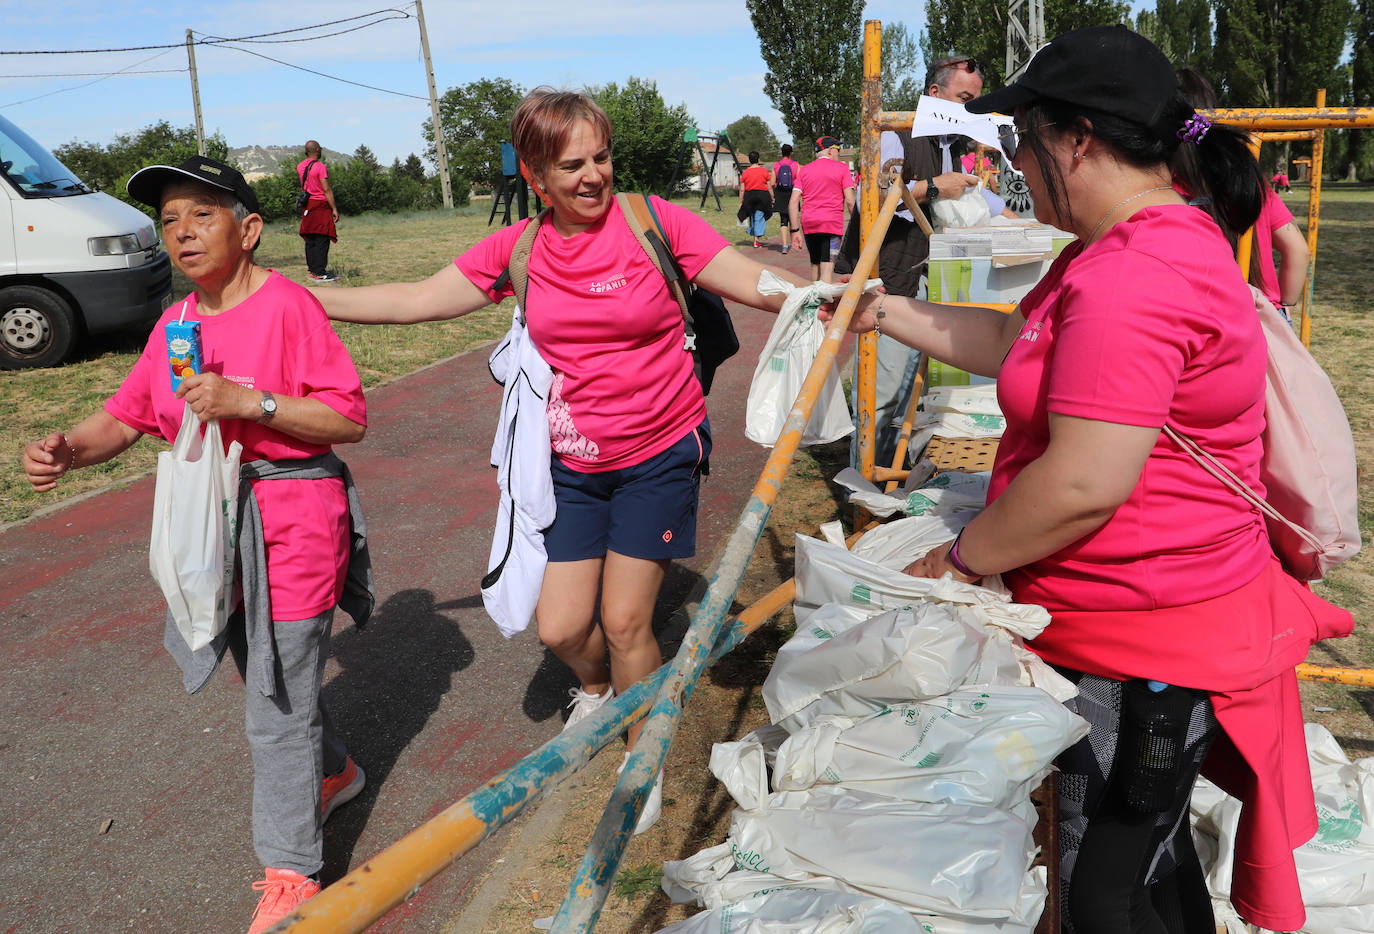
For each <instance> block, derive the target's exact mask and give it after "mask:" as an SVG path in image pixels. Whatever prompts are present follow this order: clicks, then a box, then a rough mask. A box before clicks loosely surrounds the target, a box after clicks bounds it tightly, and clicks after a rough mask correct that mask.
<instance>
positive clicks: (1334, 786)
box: [804, 723, 1374, 934]
mask: <svg viewBox="0 0 1374 934" xmlns="http://www.w3.org/2000/svg"><path fill="white" fill-rule="evenodd" d="M1307 760H1308V765H1309V766H1310V767H1311V769H1312V787H1313V790H1314V791H1315V792H1316V798H1317V820H1318V826H1317V833H1316V836H1314V837H1313V838H1312V839H1311V840H1309V841H1307V842H1306V843H1304V844H1303V845H1302V846H1300V847H1298V848H1297V850H1295V851H1294V852H1293V858H1294V861H1295V862H1296V863H1297V867H1298V884H1299V885H1300V886H1301V887H1302V900H1303V904H1304V905H1305V906H1306V908H1307V922H1306V923H1305V924H1304V925H1303V927H1302V931H1303V932H1304V934H1369V932H1370V931H1374V826H1371V824H1370V823H1369V820H1370V816H1371V815H1374V758H1367V759H1360V760H1359V761H1357V762H1354V763H1352V762H1351V761H1350V760H1349V759H1348V758H1346V755H1345V753H1343V752H1342V751H1341V747H1340V746H1339V745H1337V743H1336V740H1335V738H1333V737H1332V735H1331V734H1330V733H1329V732H1328V731H1327V730H1326V728H1325V727H1323V726H1320V725H1319V724H1316V723H1309V724H1307ZM1192 819H1193V840H1194V842H1195V843H1196V844H1197V851H1198V857H1199V859H1201V861H1202V865H1203V867H1204V868H1205V869H1206V871H1207V888H1208V890H1209V891H1211V893H1212V914H1213V915H1214V916H1215V917H1216V920H1217V924H1218V925H1222V924H1224V925H1225V926H1226V930H1227V931H1228V934H1246V932H1247V931H1248V928H1246V927H1245V925H1244V923H1243V922H1242V921H1241V919H1240V918H1239V917H1238V916H1237V915H1236V913H1235V910H1234V909H1233V908H1232V907H1231V903H1230V901H1229V899H1228V896H1229V893H1230V891H1231V868H1232V859H1233V851H1234V844H1235V839H1236V826H1237V824H1238V822H1239V820H1240V802H1239V801H1237V800H1236V799H1235V798H1232V797H1230V796H1228V795H1227V794H1226V793H1225V792H1223V791H1222V790H1221V789H1220V788H1218V787H1217V786H1216V785H1214V784H1212V783H1211V782H1209V781H1207V780H1206V779H1205V778H1204V779H1199V780H1198V783H1197V785H1196V786H1195V787H1194V789H1193V802H1192ZM804 930H809V929H804ZM840 930H843V929H840ZM855 930H858V929H857V928H856V929H855Z"/></svg>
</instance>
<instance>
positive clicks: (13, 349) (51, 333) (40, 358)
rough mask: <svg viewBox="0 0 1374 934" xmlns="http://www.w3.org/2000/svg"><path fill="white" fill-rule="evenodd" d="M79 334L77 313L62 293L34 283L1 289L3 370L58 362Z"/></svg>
mask: <svg viewBox="0 0 1374 934" xmlns="http://www.w3.org/2000/svg"><path fill="white" fill-rule="evenodd" d="M76 337H77V327H76V315H74V314H73V313H72V309H71V306H70V305H68V304H67V303H66V301H64V300H63V299H62V298H61V297H60V296H58V295H56V294H55V293H53V292H49V291H48V290H47V289H41V288H38V287H36V286H32V285H12V286H10V287H9V288H7V289H0V370H19V369H24V368H27V367H42V366H55V365H57V364H58V363H61V362H62V360H63V359H64V358H65V357H66V356H67V354H68V353H70V352H71V349H72V346H73V345H74V344H75V343H76Z"/></svg>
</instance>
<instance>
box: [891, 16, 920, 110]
mask: <svg viewBox="0 0 1374 934" xmlns="http://www.w3.org/2000/svg"><path fill="white" fill-rule="evenodd" d="M925 77H926V65H925V62H923V61H922V60H921V51H920V47H919V46H918V45H917V43H916V38H915V37H914V36H913V35H912V34H911V31H910V30H909V29H907V28H906V24H905V23H891V24H888V23H883V76H882V86H883V110H915V109H916V104H917V102H918V101H920V99H921V94H922V93H923V92H924V91H925V88H923V87H921V83H922V82H923V81H925Z"/></svg>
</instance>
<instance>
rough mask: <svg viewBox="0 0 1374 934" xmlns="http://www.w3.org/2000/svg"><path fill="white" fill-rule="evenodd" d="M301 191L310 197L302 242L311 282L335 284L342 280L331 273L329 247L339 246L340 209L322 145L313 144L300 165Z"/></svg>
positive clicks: (313, 141)
mask: <svg viewBox="0 0 1374 934" xmlns="http://www.w3.org/2000/svg"><path fill="white" fill-rule="evenodd" d="M296 175H297V176H298V177H299V178H300V180H301V188H302V189H304V191H305V193H306V194H307V195H309V196H310V200H309V202H307V203H306V205H305V208H304V209H303V210H302V211H301V227H300V234H301V239H302V240H304V241H305V266H306V270H307V273H308V275H309V276H310V281H311V282H333V281H334V280H335V279H337V278H338V276H336V275H334V274H333V273H331V272H330V271H329V245H330V244H331V243H338V242H339V231H338V223H339V206H338V205H337V204H335V203H334V189H333V188H331V187H330V186H329V168H328V166H326V165H325V164H324V153H323V152H321V151H320V144H319V143H318V142H316V141H315V140H313V139H312V140H309V141H307V142H306V144H305V158H304V159H302V160H301V161H300V162H298V163H296Z"/></svg>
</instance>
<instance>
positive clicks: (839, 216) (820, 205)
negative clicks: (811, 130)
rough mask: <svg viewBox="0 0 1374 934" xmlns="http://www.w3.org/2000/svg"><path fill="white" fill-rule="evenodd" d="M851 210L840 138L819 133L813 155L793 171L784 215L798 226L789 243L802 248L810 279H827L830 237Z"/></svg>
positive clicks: (850, 179)
mask: <svg viewBox="0 0 1374 934" xmlns="http://www.w3.org/2000/svg"><path fill="white" fill-rule="evenodd" d="M803 205H805V208H803ZM803 210H804V211H805V213H803ZM853 210H854V175H853V174H852V173H851V172H850V171H849V166H847V165H845V164H844V163H843V162H841V161H840V141H839V140H837V139H836V138H835V137H833V136H822V137H821V138H820V139H818V140H816V158H815V159H814V160H812V161H811V162H808V163H807V164H806V165H804V166H802V168H801V172H799V173H798V174H797V177H796V180H795V181H794V182H793V188H792V198H791V200H790V201H789V202H788V206H787V215H788V217H789V218H791V219H792V222H793V223H796V224H797V225H798V230H797V232H796V233H794V234H793V235H792V245H793V246H794V247H796V248H797V249H801V248H802V247H803V246H805V247H806V250H807V254H808V256H809V258H810V260H811V278H812V279H813V280H815V281H820V282H829V281H830V280H831V278H832V276H833V273H834V269H835V263H834V262H833V261H832V260H831V258H830V238H831V237H835V236H839V235H840V234H842V233H843V232H844V224H845V216H846V215H847V214H849V213H850V212H852V211H853Z"/></svg>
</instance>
